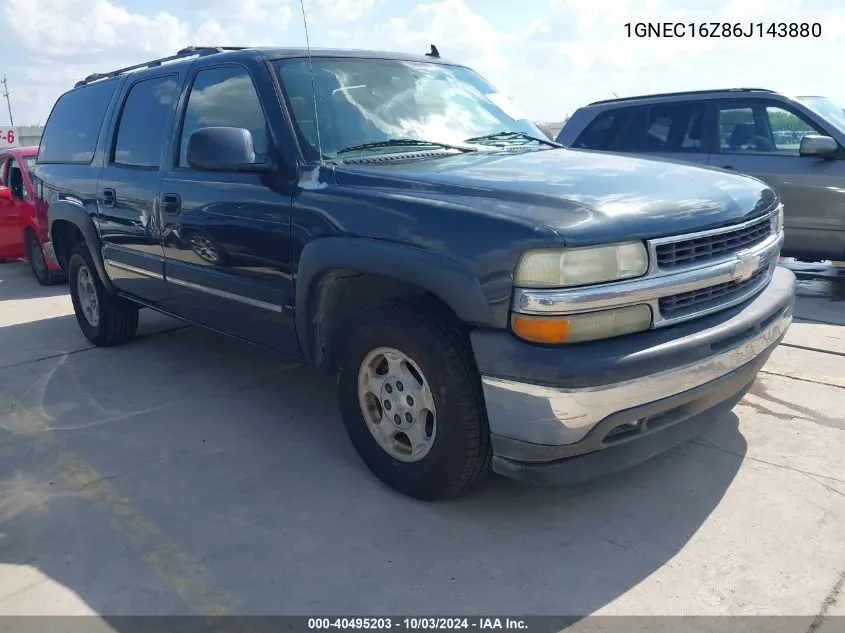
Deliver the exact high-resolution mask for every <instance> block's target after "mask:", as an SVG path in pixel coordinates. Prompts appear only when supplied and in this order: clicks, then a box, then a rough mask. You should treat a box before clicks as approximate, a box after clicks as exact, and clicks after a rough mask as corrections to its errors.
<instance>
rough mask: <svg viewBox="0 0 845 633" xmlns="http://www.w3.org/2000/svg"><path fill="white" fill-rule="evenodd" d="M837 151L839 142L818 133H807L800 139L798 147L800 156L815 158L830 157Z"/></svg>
mask: <svg viewBox="0 0 845 633" xmlns="http://www.w3.org/2000/svg"><path fill="white" fill-rule="evenodd" d="M838 151H839V143H837V142H836V140H835V139H832V138H831V137H829V136H821V135H819V134H807V135H806V136H805V137H804V138H802V139H801V145H800V146H799V147H798V154H799V155H800V156H813V157H815V158H831V157H833V156H835V155H836V153H837V152H838Z"/></svg>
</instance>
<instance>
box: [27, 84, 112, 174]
mask: <svg viewBox="0 0 845 633" xmlns="http://www.w3.org/2000/svg"><path fill="white" fill-rule="evenodd" d="M116 86H117V82H116V81H107V82H105V83H94V84H90V85H88V86H83V87H82V88H77V89H75V90H72V91H70V92H66V93H65V94H63V95H62V96H61V97H59V100H58V101H57V102H56V105H55V106H53V111H52V112H51V113H50V118H49V119H48V120H47V127H46V128H45V129H44V135H43V136H42V138H41V147H40V149H39V150H38V162H39V163H76V164H82V165H85V164H88V163H90V162H91V160H92V159H93V158H94V150H95V149H96V147H97V139H98V138H99V135H100V127H101V125H102V123H103V117H105V115H106V110H107V109H108V107H109V102H110V101H111V98H112V95H113V94H114V89H115V87H116Z"/></svg>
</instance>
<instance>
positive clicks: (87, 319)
mask: <svg viewBox="0 0 845 633" xmlns="http://www.w3.org/2000/svg"><path fill="white" fill-rule="evenodd" d="M67 268H68V286H69V290H70V298H71V301H72V302H73V310H74V312H75V313H76V321H77V322H78V323H79V327H80V329H81V330H82V333H83V334H84V335H85V338H87V339H88V340H89V341H91V342H92V343H94V345H97V346H100V347H109V346H111V345H119V344H120V343H123V342H125V341H128V340H129V339H131V338H132V337H133V336H135V332H136V331H137V330H138V306H137V304H134V303H132V302H130V301H127V300H126V299H123V298H121V297H118V296H117V295H115V294H113V293H111V292H109V291H108V289H107V288H106V287H105V286H104V285H103V282H102V281H100V277H99V275H98V274H97V269H96V268H95V266H94V261H93V258H92V257H91V253H90V252H89V251H88V247H87V246H86V245H85V244H84V243H81V244H78V245H77V246H76V247H75V248H74V249H73V251H71V254H70V258H69V260H68V267H67Z"/></svg>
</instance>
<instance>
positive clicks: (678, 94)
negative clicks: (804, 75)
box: [589, 88, 775, 105]
mask: <svg viewBox="0 0 845 633" xmlns="http://www.w3.org/2000/svg"><path fill="white" fill-rule="evenodd" d="M714 92H768V93H773V92H775V91H774V90H769V89H768V88H721V89H719V88H712V89H710V90H685V91H682V92H659V93H656V94H650V95H635V96H633V97H619V98H618V99H603V100H602V101H593V102H592V103H590V104H589V105H601V104H604V103H617V102H621V101H635V100H637V99H654V98H657V97H685V96H691V95H706V94H712V93H714Z"/></svg>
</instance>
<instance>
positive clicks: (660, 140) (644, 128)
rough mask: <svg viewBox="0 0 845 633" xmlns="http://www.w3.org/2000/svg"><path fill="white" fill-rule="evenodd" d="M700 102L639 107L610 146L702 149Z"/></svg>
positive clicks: (653, 149) (631, 149) (670, 150)
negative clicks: (614, 142)
mask: <svg viewBox="0 0 845 633" xmlns="http://www.w3.org/2000/svg"><path fill="white" fill-rule="evenodd" d="M704 107H705V105H704V102H700V103H673V104H667V105H656V106H651V107H644V108H639V109H638V110H637V112H636V115H635V116H634V117H633V118H632V119H631V121H630V123H629V124H628V126H627V128H626V129H625V131H624V132H623V134H622V135H621V136H620V138H619V140H618V142H617V144H616V145H615V146H614V149H615V150H617V151H624V152H650V153H662V152H667V153H693V154H694V153H699V152H704V147H703V137H704V135H703V124H704Z"/></svg>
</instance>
